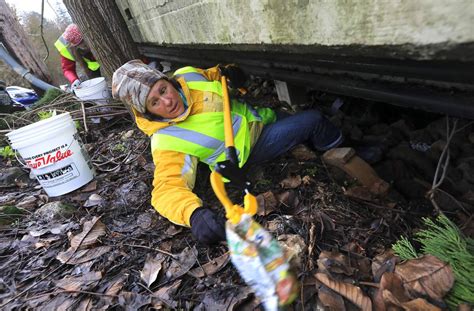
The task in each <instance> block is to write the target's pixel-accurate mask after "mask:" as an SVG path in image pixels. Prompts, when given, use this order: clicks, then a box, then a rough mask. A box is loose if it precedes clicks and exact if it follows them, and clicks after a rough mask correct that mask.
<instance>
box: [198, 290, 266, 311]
mask: <svg viewBox="0 0 474 311" xmlns="http://www.w3.org/2000/svg"><path fill="white" fill-rule="evenodd" d="M252 296H253V292H252V289H251V288H250V287H248V286H241V287H236V288H234V289H233V290H232V294H231V295H229V292H228V291H227V292H223V291H222V290H221V291H219V292H218V293H217V295H216V292H215V291H206V293H205V294H204V297H203V298H202V301H201V303H200V304H199V305H197V306H196V308H194V309H193V310H194V311H207V310H229V311H232V310H240V309H239V305H241V304H243V303H244V302H245V301H247V300H248V299H249V298H250V297H252ZM251 310H252V309H251ZM257 310H258V309H257Z"/></svg>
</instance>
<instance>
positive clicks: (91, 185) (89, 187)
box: [81, 180, 97, 192]
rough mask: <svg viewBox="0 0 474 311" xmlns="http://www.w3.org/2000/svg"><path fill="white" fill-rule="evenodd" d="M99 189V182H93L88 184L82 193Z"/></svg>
mask: <svg viewBox="0 0 474 311" xmlns="http://www.w3.org/2000/svg"><path fill="white" fill-rule="evenodd" d="M96 189H97V180H94V181H91V182H90V183H88V184H87V185H86V186H85V187H84V189H82V190H81V192H91V191H95V190H96Z"/></svg>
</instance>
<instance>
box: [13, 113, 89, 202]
mask: <svg viewBox="0 0 474 311" xmlns="http://www.w3.org/2000/svg"><path fill="white" fill-rule="evenodd" d="M6 136H7V137H8V139H9V140H10V144H11V146H12V148H13V149H15V150H16V151H18V153H20V155H21V157H22V158H23V160H24V161H25V162H26V165H27V166H28V167H29V168H30V169H31V171H32V172H33V174H34V175H35V176H36V179H37V180H38V182H39V183H40V184H41V186H42V187H43V188H44V190H45V191H46V193H47V194H48V196H50V197H56V196H60V195H63V194H66V193H69V192H71V191H74V190H76V189H77V188H79V187H81V186H83V185H85V184H86V183H88V182H89V181H91V180H92V179H93V178H94V170H93V168H92V163H91V161H90V158H89V155H88V154H87V151H86V150H85V149H84V148H83V147H82V143H81V141H80V137H79V135H78V134H77V130H76V127H75V126H74V122H73V121H72V118H71V116H70V115H69V113H63V114H60V115H57V116H54V117H51V118H48V119H45V120H41V121H38V122H36V123H33V124H30V125H27V126H24V127H22V128H19V129H17V130H14V131H12V132H10V133H8V134H6Z"/></svg>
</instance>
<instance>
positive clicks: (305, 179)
mask: <svg viewBox="0 0 474 311" xmlns="http://www.w3.org/2000/svg"><path fill="white" fill-rule="evenodd" d="M302 181H303V185H305V186H309V185H311V184H312V183H314V179H313V178H311V177H309V176H308V175H306V176H304V177H303V179H302Z"/></svg>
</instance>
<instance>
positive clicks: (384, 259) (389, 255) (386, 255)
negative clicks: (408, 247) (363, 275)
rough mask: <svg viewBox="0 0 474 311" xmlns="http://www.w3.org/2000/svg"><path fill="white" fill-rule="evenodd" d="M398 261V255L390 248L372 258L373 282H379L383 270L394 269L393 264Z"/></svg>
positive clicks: (389, 270)
mask: <svg viewBox="0 0 474 311" xmlns="http://www.w3.org/2000/svg"><path fill="white" fill-rule="evenodd" d="M399 261H400V258H398V256H395V254H394V253H393V250H392V249H388V250H386V251H385V252H383V253H382V254H380V255H377V256H375V257H374V259H373V260H372V274H373V277H374V281H375V282H380V280H381V278H382V275H383V274H384V273H385V272H393V271H395V265H396V264H397V263H398V262H399Z"/></svg>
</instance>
